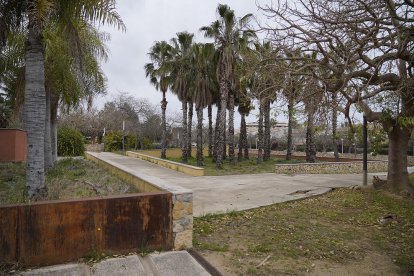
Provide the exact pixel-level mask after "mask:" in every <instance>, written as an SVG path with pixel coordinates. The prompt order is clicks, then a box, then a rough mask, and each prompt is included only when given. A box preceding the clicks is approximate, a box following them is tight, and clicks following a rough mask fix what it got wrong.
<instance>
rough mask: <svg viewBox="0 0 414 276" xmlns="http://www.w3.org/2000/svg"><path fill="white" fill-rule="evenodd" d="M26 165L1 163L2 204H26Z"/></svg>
mask: <svg viewBox="0 0 414 276" xmlns="http://www.w3.org/2000/svg"><path fill="white" fill-rule="evenodd" d="M25 170H26V163H12V162H7V163H0V204H1V203H16V202H25V201H26V200H27V197H26V175H25V173H26V171H25Z"/></svg>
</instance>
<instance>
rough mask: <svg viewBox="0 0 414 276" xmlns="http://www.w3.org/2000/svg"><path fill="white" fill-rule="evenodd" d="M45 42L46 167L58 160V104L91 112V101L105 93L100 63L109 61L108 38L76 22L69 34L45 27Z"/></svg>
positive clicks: (84, 24) (82, 22)
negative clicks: (47, 149) (84, 106)
mask: <svg viewBox="0 0 414 276" xmlns="http://www.w3.org/2000/svg"><path fill="white" fill-rule="evenodd" d="M75 34H76V35H75ZM44 39H45V46H46V51H45V70H46V71H45V77H46V97H47V101H46V104H47V110H49V112H47V114H46V130H45V131H46V132H48V129H49V128H50V139H49V135H46V134H45V148H51V152H50V151H49V152H48V151H46V150H45V167H47V166H48V165H49V166H50V165H52V164H54V163H55V162H56V160H57V149H56V147H57V143H56V134H57V129H56V120H57V110H58V107H59V104H60V105H61V106H62V107H64V110H69V109H70V108H72V107H75V108H76V107H78V106H79V104H80V103H82V102H86V103H87V106H88V108H90V107H91V105H92V99H93V97H94V96H96V95H98V94H102V93H104V92H105V91H106V78H105V75H104V73H103V72H102V70H101V68H100V61H102V60H103V61H105V60H106V59H107V58H108V56H107V50H106V46H105V44H104V43H105V42H106V41H107V40H108V36H107V34H106V33H103V32H100V31H98V30H97V29H96V28H95V27H94V26H93V25H91V24H88V23H87V22H85V21H83V20H78V21H77V22H74V23H72V28H71V30H70V31H69V30H68V29H67V28H63V29H62V26H56V24H48V26H47V28H46V30H45V34H44ZM48 102H49V103H50V106H48ZM48 120H49V121H50V122H48ZM48 124H50V127H49V126H48ZM50 155H51V164H50ZM48 162H49V163H48Z"/></svg>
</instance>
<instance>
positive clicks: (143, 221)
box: [0, 192, 172, 266]
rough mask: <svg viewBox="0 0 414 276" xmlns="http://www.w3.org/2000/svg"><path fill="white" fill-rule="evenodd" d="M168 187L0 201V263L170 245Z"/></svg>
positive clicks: (69, 258)
mask: <svg viewBox="0 0 414 276" xmlns="http://www.w3.org/2000/svg"><path fill="white" fill-rule="evenodd" d="M171 214H172V196H171V194H170V193H167V192H156V193H143V194H132V195H127V196H111V197H106V198H93V199H84V200H69V201H51V202H38V203H34V204H31V205H27V204H23V205H10V206H0V218H1V220H0V249H1V252H0V264H1V263H5V262H16V261H19V262H21V263H23V264H24V265H26V266H37V265H51V264H57V263H62V262H67V261H73V260H77V259H78V258H80V257H82V256H84V255H85V254H87V253H89V252H91V251H98V252H99V251H105V252H106V251H110V252H114V253H115V252H120V253H122V252H128V251H130V250H134V251H136V250H141V249H151V248H152V249H171V248H172V216H171Z"/></svg>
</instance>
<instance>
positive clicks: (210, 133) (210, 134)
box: [207, 104, 213, 157]
mask: <svg viewBox="0 0 414 276" xmlns="http://www.w3.org/2000/svg"><path fill="white" fill-rule="evenodd" d="M207 112H208V157H212V156H213V118H212V117H213V114H212V113H213V110H212V108H211V104H209V105H208V107H207Z"/></svg>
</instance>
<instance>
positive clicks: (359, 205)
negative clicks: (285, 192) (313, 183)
mask: <svg viewBox="0 0 414 276" xmlns="http://www.w3.org/2000/svg"><path fill="white" fill-rule="evenodd" d="M194 246H195V248H196V250H197V251H198V252H199V253H200V254H201V255H202V256H204V257H205V258H206V260H208V261H209V262H210V263H211V264H212V265H213V266H215V267H216V268H217V269H218V270H219V271H220V272H222V273H223V274H224V275H414V262H413V260H414V202H413V201H412V200H409V199H403V198H399V197H396V196H393V195H389V194H386V193H384V192H378V191H373V190H358V191H353V190H351V189H337V190H335V191H333V192H331V193H328V194H325V195H322V196H318V197H314V198H307V199H304V200H299V201H292V202H285V203H280V204H274V205H270V206H266V207H261V208H257V209H252V210H247V211H242V212H230V213H227V214H224V215H209V216H205V217H201V218H196V219H195V223H194Z"/></svg>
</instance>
